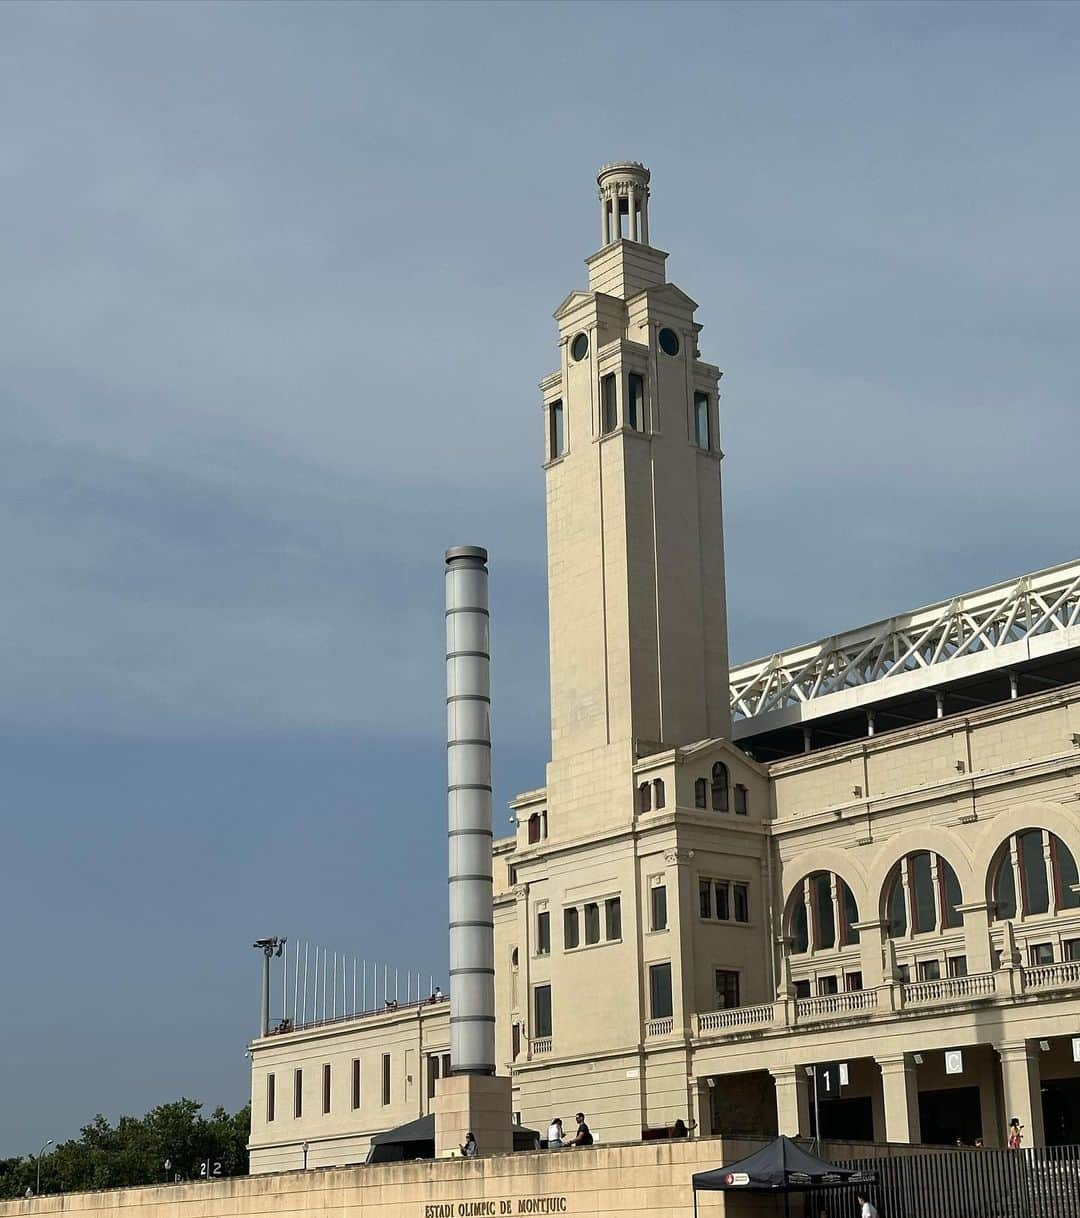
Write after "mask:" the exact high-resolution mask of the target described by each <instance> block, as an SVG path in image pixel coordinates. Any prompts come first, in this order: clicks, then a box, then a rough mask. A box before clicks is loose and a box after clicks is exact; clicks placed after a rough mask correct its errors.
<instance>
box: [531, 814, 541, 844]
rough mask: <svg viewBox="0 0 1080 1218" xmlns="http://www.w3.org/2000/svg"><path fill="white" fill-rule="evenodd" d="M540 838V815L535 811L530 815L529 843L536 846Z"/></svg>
mask: <svg viewBox="0 0 1080 1218" xmlns="http://www.w3.org/2000/svg"><path fill="white" fill-rule="evenodd" d="M539 840H540V817H539V816H538V815H537V813H535V812H534V813H533V814H532V816H530V817H529V845H530V846H535V845H536V843H537V842H538V841H539Z"/></svg>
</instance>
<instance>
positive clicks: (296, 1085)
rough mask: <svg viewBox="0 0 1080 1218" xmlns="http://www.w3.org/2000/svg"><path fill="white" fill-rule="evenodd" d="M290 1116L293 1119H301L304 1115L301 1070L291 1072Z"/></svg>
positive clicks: (302, 1075) (302, 1076) (302, 1073)
mask: <svg viewBox="0 0 1080 1218" xmlns="http://www.w3.org/2000/svg"><path fill="white" fill-rule="evenodd" d="M292 1114H293V1116H294V1117H301V1116H303V1115H304V1072H303V1070H294V1071H293V1097H292Z"/></svg>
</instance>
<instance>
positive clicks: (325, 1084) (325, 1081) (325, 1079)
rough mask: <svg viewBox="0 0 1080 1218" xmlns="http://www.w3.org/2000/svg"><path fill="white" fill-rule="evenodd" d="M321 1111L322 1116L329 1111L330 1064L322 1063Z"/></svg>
mask: <svg viewBox="0 0 1080 1218" xmlns="http://www.w3.org/2000/svg"><path fill="white" fill-rule="evenodd" d="M322 1110H323V1115H324V1116H325V1115H326V1113H328V1112H329V1111H330V1063H329V1062H324V1063H323V1068H322Z"/></svg>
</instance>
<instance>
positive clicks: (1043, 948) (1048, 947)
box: [1028, 943, 1054, 965]
mask: <svg viewBox="0 0 1080 1218" xmlns="http://www.w3.org/2000/svg"><path fill="white" fill-rule="evenodd" d="M1028 954H1029V955H1030V957H1031V963H1032V964H1035V965H1039V964H1053V963H1054V945H1053V944H1052V943H1032V945H1031V946H1030V947H1029V948H1028Z"/></svg>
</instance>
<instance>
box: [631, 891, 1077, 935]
mask: <svg viewBox="0 0 1080 1218" xmlns="http://www.w3.org/2000/svg"><path fill="white" fill-rule="evenodd" d="M649 903H650V914H651V919H652V920H651V923H650V926H651V929H652V930H667V885H666V884H657V885H656V887H655V888H652V889H650V891H649ZM1077 942H1080V940H1078V941H1077Z"/></svg>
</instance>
